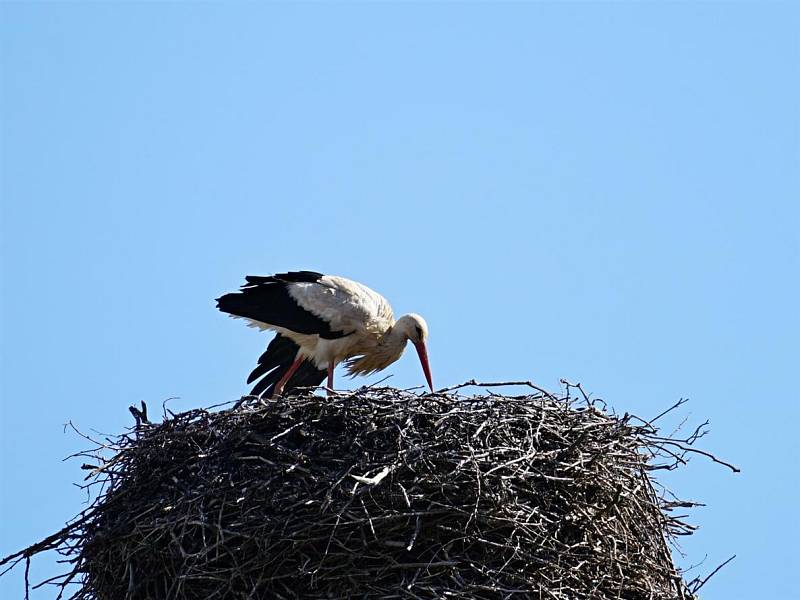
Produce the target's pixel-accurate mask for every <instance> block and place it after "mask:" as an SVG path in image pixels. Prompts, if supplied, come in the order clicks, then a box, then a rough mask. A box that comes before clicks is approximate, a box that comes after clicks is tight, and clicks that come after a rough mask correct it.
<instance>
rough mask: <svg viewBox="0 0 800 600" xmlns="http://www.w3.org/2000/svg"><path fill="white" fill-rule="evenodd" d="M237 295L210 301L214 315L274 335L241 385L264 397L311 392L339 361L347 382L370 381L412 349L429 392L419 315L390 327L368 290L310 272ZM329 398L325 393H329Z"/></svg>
mask: <svg viewBox="0 0 800 600" xmlns="http://www.w3.org/2000/svg"><path fill="white" fill-rule="evenodd" d="M245 279H246V280H247V283H246V284H245V285H243V286H242V288H241V290H240V291H238V292H233V293H231V294H225V295H224V296H222V297H221V298H217V308H219V309H220V310H221V311H222V312H225V313H228V314H230V315H231V316H233V317H238V318H243V319H247V320H248V321H249V324H250V326H252V327H257V328H259V329H269V330H272V331H275V332H277V335H276V336H275V337H274V338H273V340H272V341H271V342H270V344H269V346H268V347H267V351H266V352H264V354H262V355H261V358H259V359H258V366H257V367H256V368H255V369H253V372H252V373H250V377H248V378H247V383H252V382H253V381H255V380H257V379H259V378H261V379H260V381H258V383H256V385H255V387H254V388H253V390H252V392H251V393H252V394H253V395H256V396H261V395H266V396H267V397H271V396H275V395H279V394H282V393H285V392H289V391H291V390H293V389H295V388H298V387H313V386H317V385H319V384H320V383H322V381H323V380H324V379H325V375H326V374H327V376H328V390H332V389H333V370H334V368H335V367H336V365H338V364H339V363H341V362H342V361H346V362H345V364H346V365H347V368H348V373H349V374H350V375H369V374H371V373H375V372H376V371H380V370H381V369H385V368H386V367H388V366H389V365H390V364H392V363H393V362H394V361H396V360H397V359H398V358H400V355H401V354H403V350H405V347H406V343H407V342H408V341H410V342H411V343H412V344H414V347H415V348H416V349H417V354H419V360H420V362H421V363H422V370H423V371H424V373H425V379H426V380H427V382H428V386H429V387H430V389H431V391H433V382H432V378H431V370H430V365H429V364H428V349H427V346H426V340H427V338H428V325H427V324H426V323H425V320H424V319H423V318H422V317H420V316H419V315H415V314H408V315H404V316H402V317H400V318H399V319H398V320H397V321H395V320H394V315H393V313H392V307H391V306H390V305H389V302H388V301H387V300H386V298H384V297H383V296H381V295H380V294H378V293H377V292H375V291H373V290H371V289H369V288H368V287H367V286H365V285H362V284H360V283H357V282H355V281H351V280H350V279H345V278H344V277H337V276H335V275H323V274H322V273H315V272H313V271H296V272H290V273H280V274H277V275H271V276H269V277H260V276H253V275H250V276H247V277H246V278H245ZM329 393H330V391H329Z"/></svg>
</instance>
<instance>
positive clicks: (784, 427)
mask: <svg viewBox="0 0 800 600" xmlns="http://www.w3.org/2000/svg"><path fill="white" fill-rule="evenodd" d="M0 16H1V17H2V18H1V19H0V21H1V24H0V36H2V41H1V43H2V64H1V65H0V67H1V69H2V107H1V115H2V330H1V332H0V335H1V336H2V373H1V374H0V376H1V379H2V413H1V415H2V416H1V420H0V428H2V429H1V431H0V435H1V436H2V438H1V439H0V453H1V461H2V462H0V465H1V466H2V472H1V473H0V485H2V491H0V499H1V500H2V505H0V510H1V511H2V518H0V554H2V555H5V554H8V553H10V552H12V551H14V550H17V549H18V548H20V547H24V546H26V545H28V544H30V543H32V542H34V541H37V540H38V539H40V538H42V537H44V536H46V535H47V534H49V533H51V532H54V531H55V530H57V529H59V528H60V527H61V526H62V525H63V523H64V521H65V520H66V519H68V518H69V517H71V516H73V515H74V514H75V513H76V512H77V511H79V510H80V509H81V508H82V507H83V504H82V502H83V501H84V499H85V497H84V495H82V493H81V492H80V491H79V490H78V489H76V488H75V487H74V486H73V483H74V482H79V481H80V480H81V478H82V477H83V475H84V472H82V471H80V469H79V465H80V461H68V462H62V459H63V458H64V457H65V456H67V455H68V454H70V453H72V452H75V451H77V450H80V449H83V448H84V447H85V444H84V442H83V441H82V440H81V439H79V438H77V437H76V436H75V435H74V434H71V433H69V432H67V433H64V423H65V422H67V421H68V420H70V419H71V420H73V421H74V422H75V423H76V424H77V425H79V426H80V427H82V428H84V429H87V430H88V429H91V428H93V429H97V430H99V431H103V432H119V431H121V430H122V428H124V427H126V426H128V425H130V424H131V423H132V420H131V418H130V415H129V414H128V411H127V407H128V405H129V404H132V403H134V402H137V401H139V400H146V401H148V402H149V403H150V405H151V406H152V407H154V410H155V408H156V407H160V404H161V402H162V401H163V400H164V399H166V398H168V397H171V396H179V397H180V400H176V401H174V402H173V403H172V405H171V407H172V408H173V410H175V409H181V408H188V407H196V406H203V405H210V404H215V403H218V402H222V401H226V400H232V399H235V398H237V397H239V396H240V395H241V394H242V393H245V392H246V391H247V390H248V387H247V386H246V385H245V384H244V379H245V377H246V376H247V374H248V373H249V371H250V369H251V368H252V366H253V365H254V362H255V360H256V358H257V357H258V356H259V354H260V353H261V352H262V351H263V349H264V347H265V345H266V343H267V341H268V337H267V335H265V334H262V333H258V332H256V331H254V330H251V329H248V328H246V327H244V325H243V324H242V323H241V322H238V321H234V320H231V319H228V318H226V317H224V316H223V315H221V314H219V313H218V312H217V311H216V310H215V308H214V298H215V297H217V296H219V295H220V294H221V293H224V292H226V291H231V290H234V289H236V288H237V286H238V285H239V284H240V283H242V280H243V277H244V275H245V274H269V273H271V272H276V271H284V270H289V269H314V270H319V271H323V272H328V273H334V274H341V275H345V276H348V277H351V278H354V279H356V280H359V281H363V282H364V283H367V284H368V285H370V286H372V287H374V288H375V289H377V290H378V291H380V292H382V293H383V294H384V295H385V296H387V297H388V298H389V299H390V301H392V303H393V305H394V307H395V311H396V312H397V313H403V312H408V311H414V312H419V313H421V314H423V315H424V316H425V317H426V319H427V320H428V323H429V325H430V329H431V340H430V351H431V361H432V366H433V373H434V380H435V383H436V384H437V385H438V386H444V385H450V384H455V383H459V382H462V381H465V380H467V379H470V378H473V377H475V378H479V379H483V380H507V379H520V378H524V379H528V378H530V379H533V380H534V381H536V382H537V383H538V384H539V385H542V386H545V387H548V388H551V389H554V390H556V389H558V387H559V384H558V381H559V379H560V378H562V377H564V378H567V379H570V380H573V381H580V382H582V383H583V385H584V386H585V387H586V388H587V389H588V390H590V391H591V392H592V393H593V394H595V395H596V396H600V397H602V398H604V399H605V400H607V401H608V402H610V403H611V405H612V406H613V407H614V409H615V410H616V411H617V412H620V413H622V412H625V411H629V412H633V413H636V414H640V415H642V416H654V415H655V414H657V413H659V412H660V411H661V410H662V409H664V408H666V407H668V406H669V405H671V404H672V403H673V402H675V401H676V400H678V399H679V398H681V397H689V398H691V402H690V403H689V404H688V405H687V406H686V407H685V410H684V411H683V412H682V413H681V415H680V416H681V417H688V418H689V419H690V422H691V423H694V424H697V423H699V422H702V421H703V420H705V419H706V418H708V419H710V420H711V428H712V434H711V435H710V436H707V437H706V438H704V439H703V442H704V446H703V447H704V448H706V449H708V450H711V451H713V452H715V453H717V454H719V455H720V456H722V457H724V458H726V459H728V460H730V461H732V462H735V463H737V464H738V465H739V466H740V467H741V468H742V473H741V474H739V475H733V474H731V473H730V472H728V471H727V470H725V469H724V468H722V467H718V466H717V465H712V464H709V463H707V462H704V461H700V460H694V461H693V462H692V463H691V464H690V465H689V467H688V468H687V469H686V470H685V471H684V472H683V473H682V474H678V475H676V476H674V477H671V478H670V479H669V483H670V485H671V486H672V487H673V488H674V489H675V491H676V492H677V493H678V494H679V495H681V496H684V497H688V498H691V499H694V500H698V501H702V502H705V503H707V505H708V506H707V507H706V508H702V509H698V510H696V511H694V514H693V521H694V522H695V523H697V524H699V525H700V526H701V529H700V531H699V532H698V533H697V534H696V535H695V536H694V537H693V538H691V539H688V540H685V541H684V543H683V550H684V552H685V553H686V557H685V558H682V557H679V560H680V562H681V564H683V565H685V566H688V565H689V564H692V563H695V562H699V561H701V560H703V559H704V557H707V558H706V562H705V563H704V564H703V566H702V567H700V568H699V569H697V570H695V571H693V572H692V575H696V574H703V573H706V572H708V571H710V570H711V569H712V568H713V567H715V566H716V565H717V564H718V563H720V562H722V561H723V560H725V559H726V558H728V557H729V556H730V555H732V554H737V555H738V558H737V559H736V560H735V561H734V562H733V563H732V564H731V565H729V566H728V567H726V568H725V569H724V570H723V571H721V572H720V573H719V574H718V575H717V576H716V577H715V578H714V579H712V581H711V582H710V583H709V584H708V585H707V586H706V588H705V589H704V591H703V594H702V596H703V598H704V599H719V600H722V599H725V600H729V599H738V598H742V599H750V598H776V599H778V598H781V599H782V598H790V597H794V598H797V597H800V584H798V578H797V572H798V570H800V558H798V557H799V556H800V554H798V552H797V540H798V539H800V518H798V513H797V509H798V505H800V490H799V489H798V485H797V476H798V468H797V464H798V459H800V452H799V451H798V441H797V439H798V434H797V431H798V429H797V427H798V420H800V405H798V402H797V392H796V385H795V382H794V380H795V378H796V377H797V375H798V364H799V363H800V361H798V336H799V335H800V322H799V320H798V306H800V298H798V296H800V243H799V242H798V226H800V169H799V168H798V167H799V166H800V36H798V31H800V9H799V8H798V4H794V3H785V4H781V3H766V2H759V3H745V2H743V3H730V4H728V3H698V4H695V3H665V4H657V3H649V2H648V3H640V4H626V3H603V4H601V3H591V4H573V3H569V4H529V5H523V4H504V5H500V4H463V5H458V4H436V5H426V4H407V5H387V4H380V5H378V4H372V5H367V4H348V5H341V4H338V5H334V4H327V3H326V4H307V5H258V4H227V3H226V4H184V3H180V4H155V3H147V4H138V5H137V4H124V5H119V4H115V5H103V4H75V3H63V4H50V5H48V4H8V3H6V4H3V5H2V7H0ZM388 373H390V374H392V375H393V378H392V379H391V380H390V381H391V382H392V384H393V385H397V386H411V385H418V384H422V383H423V382H424V379H423V376H422V373H421V370H420V368H419V364H418V362H417V360H416V357H415V356H414V353H413V352H409V353H407V354H406V355H405V356H404V357H403V359H401V361H399V362H398V363H396V364H395V365H393V366H392V367H390V369H389V370H388ZM375 379H377V378H375ZM339 382H340V383H342V384H345V385H352V383H351V382H349V381H346V380H344V379H343V378H342V377H341V375H340V376H339ZM56 568H57V567H56V565H55V563H54V562H53V560H51V559H40V560H37V561H35V562H34V563H33V569H32V571H33V576H34V577H35V578H43V577H47V576H50V575H52V574H54V573H55V572H56ZM22 589H23V588H22V572H21V571H17V572H16V574H13V575H11V576H6V577H4V578H3V579H0V597H3V598H21V596H22ZM52 595H53V594H52V592H51V591H50V590H46V591H44V592H43V593H39V594H38V595H36V596H34V598H49V597H51V596H52Z"/></svg>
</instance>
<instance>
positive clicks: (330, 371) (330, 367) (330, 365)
mask: <svg viewBox="0 0 800 600" xmlns="http://www.w3.org/2000/svg"><path fill="white" fill-rule="evenodd" d="M332 393H333V362H329V363H328V396H330V395H331V394H332Z"/></svg>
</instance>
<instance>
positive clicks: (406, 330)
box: [394, 313, 433, 391]
mask: <svg viewBox="0 0 800 600" xmlns="http://www.w3.org/2000/svg"><path fill="white" fill-rule="evenodd" d="M394 329H395V330H396V331H398V332H399V333H401V334H402V335H403V336H404V337H405V338H406V339H407V340H409V341H410V342H411V343H412V344H414V347H415V348H416V349H417V354H418V355H419V362H420V363H422V370H423V371H424V372H425V379H426V380H427V381H428V387H429V388H431V391H433V378H432V377H431V366H430V364H429V363H428V346H427V341H428V324H427V323H426V322H425V319H423V318H422V317H420V316H419V315H415V314H414V313H410V314H407V315H403V316H402V317H400V318H399V319H398V320H397V323H395V324H394Z"/></svg>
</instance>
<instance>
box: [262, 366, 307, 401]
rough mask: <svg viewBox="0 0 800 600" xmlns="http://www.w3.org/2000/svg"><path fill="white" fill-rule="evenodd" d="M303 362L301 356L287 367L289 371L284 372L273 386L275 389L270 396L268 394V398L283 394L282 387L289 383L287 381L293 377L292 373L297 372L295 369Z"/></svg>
mask: <svg viewBox="0 0 800 600" xmlns="http://www.w3.org/2000/svg"><path fill="white" fill-rule="evenodd" d="M304 360H305V358H303V357H302V356H301V357H300V358H298V359H296V360H295V361H294V362H293V363H292V366H291V367H289V370H288V371H286V374H285V375H284V376H283V377H281V379H280V381H278V383H276V384H275V389H274V390H272V394H270V397H274V396H279V395H281V394H282V393H283V387H284V386H285V385H286V382H287V381H289V379H291V377H292V375H294V372H295V371H297V368H298V367H299V366H300V365H301V364H303V361H304Z"/></svg>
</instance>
